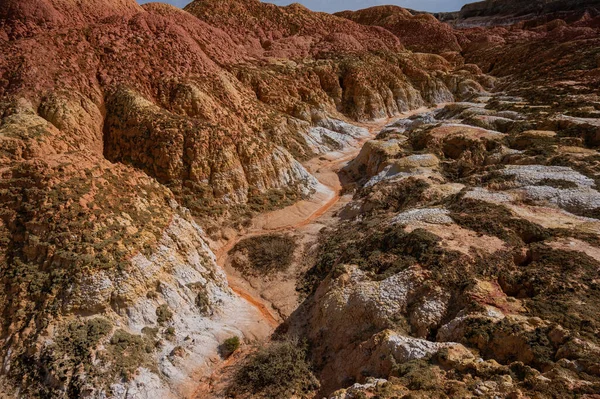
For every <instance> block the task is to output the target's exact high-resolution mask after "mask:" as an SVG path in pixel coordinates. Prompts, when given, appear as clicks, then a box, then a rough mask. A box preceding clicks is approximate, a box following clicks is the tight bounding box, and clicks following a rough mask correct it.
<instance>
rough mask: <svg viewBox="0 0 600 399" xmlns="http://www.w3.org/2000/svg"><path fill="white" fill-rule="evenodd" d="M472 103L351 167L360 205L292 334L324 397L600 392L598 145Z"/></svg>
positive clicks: (433, 116) (326, 242)
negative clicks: (307, 349)
mask: <svg viewBox="0 0 600 399" xmlns="http://www.w3.org/2000/svg"><path fill="white" fill-rule="evenodd" d="M472 100H473V102H470V103H457V104H450V105H447V106H446V107H444V108H441V109H439V110H435V111H431V112H428V113H424V114H419V115H415V116H413V117H410V118H407V119H402V120H399V121H396V122H393V123H391V124H389V125H388V126H387V127H386V128H384V129H383V130H382V131H381V132H380V133H379V134H378V136H377V137H376V139H375V140H373V141H371V142H369V143H367V144H366V145H365V146H364V148H363V151H362V152H361V154H360V155H359V156H358V157H357V158H355V159H354V160H353V161H351V162H350V163H349V165H348V166H347V167H346V169H345V173H346V177H347V178H348V179H349V181H351V182H352V183H350V184H348V186H347V189H348V190H351V189H352V188H353V187H355V188H356V189H355V190H356V191H355V192H354V197H353V200H352V201H351V202H350V203H349V204H348V205H346V207H345V208H344V209H343V210H342V211H341V212H340V213H339V215H340V217H341V220H342V221H341V222H340V225H339V227H337V228H336V229H331V230H325V231H323V232H322V237H321V239H320V249H319V255H318V257H317V260H316V262H315V264H314V266H313V268H312V269H311V270H310V271H308V272H307V273H306V275H305V276H304V279H303V280H302V281H301V283H300V287H299V288H301V289H303V290H305V291H308V292H310V294H309V296H308V299H307V300H306V302H305V303H304V304H303V305H302V306H301V307H300V308H299V310H298V311H297V312H296V313H295V314H294V315H293V316H292V317H291V319H290V320H288V321H287V322H286V324H285V328H282V330H286V329H287V331H288V332H290V333H296V334H298V333H300V334H303V335H304V336H306V337H307V338H308V339H309V342H310V343H311V350H312V356H313V361H314V364H315V367H316V370H317V371H318V372H319V374H318V375H319V377H320V379H321V392H320V393H319V395H324V396H326V397H330V398H336V399H337V398H355V397H364V396H365V395H366V396H367V397H369V396H377V397H383V398H392V397H398V396H406V395H414V396H423V397H437V396H461V397H469V396H490V397H492V396H501V397H504V396H506V397H528V396H535V395H558V396H566V397H569V396H573V395H582V396H585V395H593V394H595V392H596V391H597V389H598V387H599V386H600V385H599V384H600V379H599V374H598V370H597V367H596V363H597V362H595V361H594V360H593V359H594V357H595V356H596V353H597V347H598V345H599V342H598V338H597V335H596V332H597V330H598V328H599V326H598V323H597V321H596V320H597V317H595V315H596V307H597V306H598V305H599V304H598V303H597V301H595V300H593V299H591V298H593V297H595V296H596V295H595V292H596V290H597V278H598V270H599V266H600V264H599V263H598V262H599V260H600V256H599V255H600V252H599V250H598V249H599V241H598V234H599V232H600V229H599V226H600V222H599V220H598V214H597V213H595V211H592V209H596V205H595V200H596V197H597V196H598V195H599V193H598V191H597V187H596V183H595V182H596V179H597V176H598V173H599V170H598V168H597V166H596V163H595V161H594V159H595V158H593V157H594V156H595V155H592V153H594V154H595V151H593V148H595V147H592V146H591V145H590V144H586V142H585V141H583V140H579V141H577V142H578V144H577V145H576V147H577V148H578V150H575V149H570V148H568V147H565V146H561V145H560V144H559V143H560V142H561V141H563V142H566V141H568V142H569V143H571V142H572V137H573V136H574V135H577V134H578V133H576V132H575V130H570V129H568V128H566V127H563V128H557V129H556V131H543V130H541V128H542V126H544V125H545V124H547V120H548V119H553V118H556V117H558V115H557V114H560V111H553V112H552V111H550V112H549V113H550V115H548V114H545V113H543V114H539V113H538V109H537V108H536V107H533V106H529V105H530V104H529V103H528V102H527V101H524V100H523V99H519V98H509V97H506V96H504V95H501V94H497V95H492V96H490V97H487V98H486V97H476V98H473V99H472ZM582 101H585V99H583V100H582ZM544 109H546V108H544ZM476 116H486V117H489V118H491V119H488V121H496V120H499V121H501V122H502V123H497V124H496V123H490V125H489V126H488V127H494V126H498V127H502V128H503V129H502V130H503V132H498V131H494V130H489V129H485V128H482V127H479V126H480V125H481V119H478V118H476ZM494 118H498V119H494ZM504 119H507V120H510V121H512V123H510V124H509V123H505V121H504ZM525 128H529V129H530V130H524V129H525ZM579 134H581V132H580V133H579ZM588 151H591V152H588ZM583 154H586V155H583ZM584 159H585V160H584ZM559 160H560V161H559ZM558 164H560V165H561V166H557V165H558ZM567 315H569V316H567ZM570 348H573V350H572V351H571V349H570ZM574 348H577V349H574ZM567 351H569V355H565V353H566V352H567ZM336 390H337V391H336Z"/></svg>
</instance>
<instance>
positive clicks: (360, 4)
mask: <svg viewBox="0 0 600 399" xmlns="http://www.w3.org/2000/svg"><path fill="white" fill-rule="evenodd" d="M190 1H191V0H167V1H165V2H166V3H169V4H173V5H174V6H177V7H181V8H183V7H185V6H186V5H187V4H188V3H189V2H190ZM473 1H474V0H389V1H381V0H270V1H267V2H268V3H274V4H277V5H280V6H282V5H288V4H291V3H296V2H297V3H302V4H304V5H305V6H306V7H308V8H310V9H311V10H314V11H325V12H336V11H343V10H359V9H361V8H367V7H373V6H378V5H384V4H394V5H397V6H400V7H405V8H412V9H415V10H420V11H431V12H435V11H458V10H460V8H461V7H462V6H463V5H464V4H467V3H472V2H473ZM149 2H150V1H148V0H141V1H140V3H141V4H144V3H149Z"/></svg>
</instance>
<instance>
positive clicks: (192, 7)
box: [185, 0, 403, 58]
mask: <svg viewBox="0 0 600 399" xmlns="http://www.w3.org/2000/svg"><path fill="white" fill-rule="evenodd" d="M185 10H186V11H188V12H189V13H191V14H193V15H195V16H197V17H198V18H199V19H201V20H203V21H206V22H208V23H210V24H211V25H213V26H217V27H220V28H222V29H223V30H226V31H227V32H228V33H229V34H230V35H231V36H232V38H233V40H234V41H235V42H236V43H237V44H239V45H242V46H243V47H244V48H246V49H247V51H248V52H250V53H251V54H252V55H254V56H266V57H285V58H300V57H306V56H315V55H317V54H320V53H332V52H333V53H340V52H342V53H348V52H364V51H376V50H391V51H399V50H401V49H402V48H403V46H402V44H401V43H400V41H399V40H398V39H397V38H395V37H394V36H393V35H391V34H390V33H389V32H387V31H384V30H381V29H378V28H374V27H367V26H363V25H358V24H355V23H351V22H349V21H348V20H345V19H342V18H338V17H335V16H332V15H329V14H325V13H315V12H312V11H310V10H308V9H307V8H305V7H303V6H301V5H299V4H292V5H290V6H287V7H277V6H275V5H273V4H266V3H261V2H260V1H259V0H242V1H238V0H226V1H218V0H209V1H196V2H193V3H190V4H189V5H188V6H187V7H186V8H185Z"/></svg>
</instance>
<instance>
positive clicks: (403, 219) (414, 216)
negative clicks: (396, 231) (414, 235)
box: [390, 208, 454, 225]
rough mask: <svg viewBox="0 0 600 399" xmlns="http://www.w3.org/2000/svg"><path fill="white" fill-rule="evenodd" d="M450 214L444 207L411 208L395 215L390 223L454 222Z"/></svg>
mask: <svg viewBox="0 0 600 399" xmlns="http://www.w3.org/2000/svg"><path fill="white" fill-rule="evenodd" d="M449 214H450V212H449V211H448V210H447V209H444V208H424V209H411V210H409V211H406V212H402V213H399V214H398V215H396V216H394V217H393V218H392V220H391V221H390V223H391V224H400V225H409V224H412V223H415V222H423V223H429V224H452V223H454V221H453V220H452V218H451V217H450V216H448V215H449Z"/></svg>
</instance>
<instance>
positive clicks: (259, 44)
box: [0, 0, 493, 397]
mask: <svg viewBox="0 0 600 399" xmlns="http://www.w3.org/2000/svg"><path fill="white" fill-rule="evenodd" d="M225 15H227V18H225V17H224V16H225ZM231 19H234V20H235V23H233V24H232V23H230V22H231ZM0 54H2V56H0V118H1V122H0V203H1V213H0V242H1V244H2V245H1V246H0V285H1V286H0V308H1V309H2V317H1V326H0V357H1V360H2V361H1V364H2V366H1V375H2V387H3V389H4V390H6V392H8V393H9V395H12V396H14V395H17V393H15V392H18V395H20V396H23V397H36V396H40V397H83V396H86V395H87V396H92V397H102V395H104V394H105V393H106V394H112V395H114V396H116V397H130V396H135V395H144V394H147V395H149V396H150V397H162V396H165V397H168V396H169V395H175V394H177V395H179V396H181V395H185V392H187V391H186V389H188V388H191V389H193V381H194V380H193V376H194V373H195V372H196V371H197V370H198V369H199V368H202V367H206V366H207V362H208V360H209V359H211V358H214V357H215V355H216V353H217V352H216V351H217V346H218V344H219V343H220V342H222V340H223V339H224V338H226V337H228V336H230V335H240V336H246V337H250V338H251V337H253V336H261V335H262V336H264V335H265V330H268V328H269V327H268V326H264V325H263V324H261V323H260V322H259V323H257V322H256V320H257V318H258V317H254V316H253V315H255V314H256V312H257V310H256V309H254V308H252V306H250V305H249V304H248V303H246V302H244V301H242V300H241V299H239V298H238V297H237V296H235V295H233V293H232V292H231V290H230V289H229V288H228V285H227V281H226V276H225V275H224V274H223V272H222V270H221V269H219V267H218V266H217V265H216V263H215V258H214V255H213V253H212V251H211V250H210V249H209V248H208V246H207V244H206V236H205V233H204V231H203V230H202V229H201V228H200V226H199V224H202V225H205V226H209V225H211V224H212V225H213V226H219V225H220V223H221V222H222V221H223V220H224V219H227V220H235V219H236V218H237V220H238V222H239V221H240V215H243V216H244V217H247V216H248V215H251V213H252V212H260V211H263V210H265V209H268V208H270V207H276V206H280V205H281V204H284V203H286V202H287V203H289V202H290V201H294V200H296V199H298V198H301V197H303V196H306V195H310V193H311V192H312V190H313V189H314V187H315V185H316V180H315V179H314V178H313V177H312V176H311V175H310V174H309V173H308V172H307V171H306V170H305V169H304V167H303V166H302V164H301V163H300V161H302V160H305V159H308V158H310V157H313V156H315V155H318V154H320V153H323V152H326V151H329V150H331V149H337V148H339V147H340V146H343V145H344V143H346V142H348V141H349V140H352V139H356V138H357V137H353V134H356V129H352V128H351V127H350V126H349V125H348V122H349V121H350V120H352V119H354V120H367V119H373V118H381V117H390V116H393V115H395V114H397V113H398V112H400V111H403V110H408V109H412V108H416V107H420V106H423V105H430V104H434V103H439V102H450V101H455V100H458V99H462V98H465V97H468V96H470V95H471V94H473V93H477V92H481V91H482V90H484V88H487V89H491V86H492V83H493V80H492V79H490V78H488V77H486V76H485V75H483V74H480V73H478V71H475V72H474V71H473V70H471V69H466V70H465V69H460V68H457V67H455V65H454V64H453V63H450V62H448V61H447V60H446V59H444V58H442V57H439V56H437V55H433V54H425V53H414V52H411V51H408V50H406V49H405V46H404V45H403V44H402V40H401V39H399V38H398V37H396V36H395V35H393V34H392V33H390V32H388V31H386V30H385V29H383V28H380V27H368V26H363V25H359V24H357V23H355V22H352V21H349V20H347V19H343V18H339V17H335V16H330V15H326V14H317V13H312V12H310V11H308V10H307V9H304V8H302V7H299V6H290V7H285V8H278V7H275V6H270V5H266V4H261V3H259V2H258V1H257V0H256V1H254V0H237V1H233V0H232V1H225V2H209V1H206V2H204V1H198V2H195V3H193V4H191V5H190V6H189V7H188V8H187V11H183V10H180V9H177V8H174V7H170V6H167V5H164V4H158V3H153V4H148V5H145V6H143V7H142V6H138V5H137V4H136V3H135V1H134V0H112V1H106V2H104V1H103V2H100V1H86V2H72V1H66V2H65V1H59V0H28V1H21V0H18V1H17V0H10V1H5V2H3V3H2V5H1V7H0ZM184 207H185V208H184ZM188 209H189V210H190V211H191V213H190V211H188ZM255 316H256V315H255ZM182 392H183V393H182ZM150 393H151V394H150Z"/></svg>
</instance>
